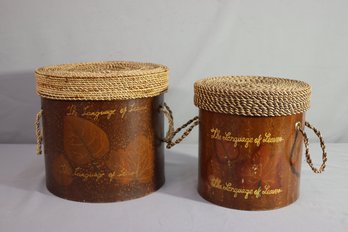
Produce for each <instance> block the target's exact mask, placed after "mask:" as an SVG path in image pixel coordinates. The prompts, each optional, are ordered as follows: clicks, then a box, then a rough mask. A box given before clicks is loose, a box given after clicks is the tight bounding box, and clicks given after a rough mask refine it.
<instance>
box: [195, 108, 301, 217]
mask: <svg viewBox="0 0 348 232" xmlns="http://www.w3.org/2000/svg"><path fill="white" fill-rule="evenodd" d="M199 120H200V127H199V176H198V191H199V193H200V195H201V196H202V197H203V198H205V199H206V200H208V201H210V202H213V203H215V204H217V205H221V206H224V207H228V208H234V209H242V210H269V209H275V208H279V207H283V206H286V205H288V204H290V203H292V202H294V201H295V200H296V199H297V198H298V197H299V184H300V169H301V157H302V155H301V153H302V137H301V136H300V134H299V132H298V130H296V128H295V125H296V122H301V123H302V125H303V124H304V114H303V113H299V114H296V115H290V116H279V117H251V116H236V115H231V114H222V113H215V112H210V111H205V110H202V109H200V113H199Z"/></svg>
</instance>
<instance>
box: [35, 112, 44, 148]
mask: <svg viewBox="0 0 348 232" xmlns="http://www.w3.org/2000/svg"><path fill="white" fill-rule="evenodd" d="M41 117H42V110H40V111H39V112H38V113H37V114H36V118H35V134H36V154H37V155H41V154H42V138H43V137H42V131H41V127H40V122H41Z"/></svg>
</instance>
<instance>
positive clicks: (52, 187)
mask: <svg viewBox="0 0 348 232" xmlns="http://www.w3.org/2000/svg"><path fill="white" fill-rule="evenodd" d="M35 76H36V81H37V93H38V94H39V95H40V96H41V99H42V101H41V103H42V123H43V140H44V151H45V166H46V185H47V188H48V190H49V191H50V192H52V193H53V194H55V195H57V196H59V197H62V198H65V199H70V200H74V201H81V202H112V201H121V200H127V199H133V198H137V197H141V196H144V195H147V194H149V193H151V192H153V191H155V190H157V189H158V188H160V187H161V186H162V185H163V183H164V155H163V152H164V146H163V143H162V138H163V136H164V135H163V114H162V113H161V112H160V107H161V106H162V104H163V93H164V91H166V90H167V88H168V69H167V67H165V66H162V65H157V64H148V63H136V62H100V63H80V64H67V65H57V66H48V67H43V68H39V69H37V70H36V72H35Z"/></svg>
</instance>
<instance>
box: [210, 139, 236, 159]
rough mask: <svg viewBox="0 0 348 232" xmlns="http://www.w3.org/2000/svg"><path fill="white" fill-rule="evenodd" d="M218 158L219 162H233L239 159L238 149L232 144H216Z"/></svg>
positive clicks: (220, 142)
mask: <svg viewBox="0 0 348 232" xmlns="http://www.w3.org/2000/svg"><path fill="white" fill-rule="evenodd" d="M214 147H215V151H216V156H217V159H218V161H219V162H221V163H225V162H231V161H234V160H236V159H237V158H238V148H235V147H234V146H233V144H232V143H230V142H224V141H216V142H214Z"/></svg>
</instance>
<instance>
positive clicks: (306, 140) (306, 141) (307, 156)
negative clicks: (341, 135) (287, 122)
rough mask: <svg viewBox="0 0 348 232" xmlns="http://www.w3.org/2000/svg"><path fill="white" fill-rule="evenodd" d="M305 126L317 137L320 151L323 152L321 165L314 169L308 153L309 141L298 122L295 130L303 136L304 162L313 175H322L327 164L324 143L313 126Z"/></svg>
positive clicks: (307, 124)
mask: <svg viewBox="0 0 348 232" xmlns="http://www.w3.org/2000/svg"><path fill="white" fill-rule="evenodd" d="M305 126H306V127H308V128H309V129H312V130H313V132H314V133H315V134H316V136H318V138H319V141H320V147H321V149H322V151H323V154H322V160H323V162H322V164H321V165H320V167H319V168H316V167H314V165H313V161H312V159H311V155H310V153H309V140H308V136H307V133H306V132H305V131H304V129H302V127H301V123H300V122H298V123H297V124H296V128H297V130H299V131H300V132H301V134H302V135H303V141H304V145H305V149H306V152H305V153H306V161H307V163H308V165H309V167H310V168H311V169H312V170H313V172H314V173H322V172H323V171H324V170H325V168H326V162H327V153H326V146H325V143H324V139H323V137H322V135H321V133H320V131H319V130H318V129H317V128H315V127H314V126H312V125H311V124H310V123H309V122H305Z"/></svg>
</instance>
